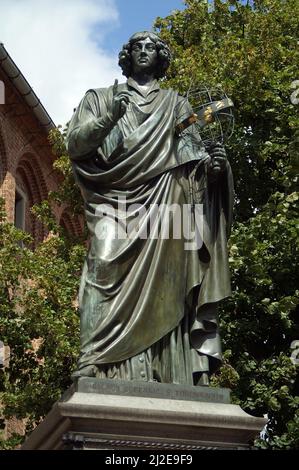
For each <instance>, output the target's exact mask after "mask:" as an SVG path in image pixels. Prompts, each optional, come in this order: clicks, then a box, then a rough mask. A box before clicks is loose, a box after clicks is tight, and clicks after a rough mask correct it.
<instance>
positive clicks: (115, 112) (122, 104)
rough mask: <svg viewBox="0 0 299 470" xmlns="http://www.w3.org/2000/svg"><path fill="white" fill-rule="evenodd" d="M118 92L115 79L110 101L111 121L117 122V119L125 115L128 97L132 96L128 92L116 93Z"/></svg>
mask: <svg viewBox="0 0 299 470" xmlns="http://www.w3.org/2000/svg"><path fill="white" fill-rule="evenodd" d="M117 90H118V80H117V79H116V80H115V82H114V85H113V99H112V110H111V114H112V119H113V121H115V122H117V121H118V120H119V119H121V118H122V117H123V115H124V114H125V112H126V110H127V107H128V105H129V102H130V99H129V98H130V96H131V95H132V94H131V93H130V92H129V91H121V92H119V93H118V92H117Z"/></svg>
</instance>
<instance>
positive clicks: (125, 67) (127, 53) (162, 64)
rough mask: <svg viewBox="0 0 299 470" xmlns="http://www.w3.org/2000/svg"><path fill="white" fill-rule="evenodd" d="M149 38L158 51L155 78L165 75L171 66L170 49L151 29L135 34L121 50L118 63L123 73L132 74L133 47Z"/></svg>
mask: <svg viewBox="0 0 299 470" xmlns="http://www.w3.org/2000/svg"><path fill="white" fill-rule="evenodd" d="M145 39H149V40H150V41H151V42H152V43H153V44H155V47H156V51H157V61H156V66H155V70H154V76H155V78H162V77H164V75H165V72H166V70H167V69H168V67H169V64H170V60H171V53H170V49H169V47H168V46H167V44H166V43H165V42H164V41H162V40H161V39H160V38H159V36H158V35H157V34H155V33H152V32H150V31H141V32H139V33H135V34H133V36H131V37H130V39H129V41H128V43H127V44H124V46H123V48H122V50H121V51H120V53H119V55H118V57H119V61H118V64H119V66H120V67H121V68H122V71H123V75H125V76H126V77H130V76H131V75H132V72H133V70H132V56H131V52H132V47H133V45H134V44H135V43H137V42H140V41H143V40H145Z"/></svg>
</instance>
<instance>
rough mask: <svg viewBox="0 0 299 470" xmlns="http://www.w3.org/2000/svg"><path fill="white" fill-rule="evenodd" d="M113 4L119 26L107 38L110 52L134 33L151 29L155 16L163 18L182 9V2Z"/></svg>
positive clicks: (118, 0)
mask: <svg viewBox="0 0 299 470" xmlns="http://www.w3.org/2000/svg"><path fill="white" fill-rule="evenodd" d="M115 3H116V6H117V9H118V12H119V26H118V27H116V28H115V29H114V30H113V32H112V33H111V34H109V36H108V38H109V40H110V41H111V42H110V44H109V48H110V49H111V50H112V51H113V50H114V51H115V50H118V47H119V45H120V44H123V43H124V42H126V41H127V39H128V38H129V37H130V36H131V35H132V34H133V33H134V32H136V31H143V30H148V29H152V25H153V23H154V21H155V19H156V18H157V16H161V17H165V16H167V15H169V14H170V12H171V11H172V10H175V9H178V10H182V9H183V8H184V2H183V0H139V1H138V0H116V1H115Z"/></svg>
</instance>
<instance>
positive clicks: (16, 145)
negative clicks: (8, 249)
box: [0, 44, 78, 243]
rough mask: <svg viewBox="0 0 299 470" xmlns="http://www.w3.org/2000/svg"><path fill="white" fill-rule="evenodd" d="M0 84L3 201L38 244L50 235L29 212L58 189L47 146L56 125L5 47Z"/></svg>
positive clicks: (0, 48) (73, 228) (72, 227)
mask: <svg viewBox="0 0 299 470" xmlns="http://www.w3.org/2000/svg"><path fill="white" fill-rule="evenodd" d="M0 85H1V86H0V197H3V198H4V199H5V204H6V212H7V217H8V220H9V221H10V222H12V223H15V225H16V226H17V227H19V228H22V229H24V230H26V231H27V232H29V233H31V234H32V235H33V237H34V239H35V241H36V242H37V243H38V242H40V241H41V240H42V239H43V238H44V237H45V235H46V230H45V228H44V227H43V226H42V224H41V223H40V222H39V221H38V220H37V219H36V218H35V217H34V216H33V215H32V213H31V211H30V208H31V207H32V206H33V205H34V204H37V203H39V202H41V201H42V200H43V199H45V198H46V197H47V194H48V192H49V191H50V190H53V189H55V188H56V187H57V184H59V175H57V173H56V172H55V171H54V170H53V168H52V164H53V159H54V156H53V154H52V152H51V147H50V145H49V142H48V133H49V131H50V130H51V129H53V128H54V127H55V124H54V123H53V121H52V119H51V117H50V116H49V114H48V113H47V111H46V109H45V108H44V107H43V105H42V103H41V102H40V100H39V99H38V97H37V96H36V94H35V93H34V91H33V89H32V88H31V86H30V84H29V83H28V82H27V80H26V78H25V77H24V76H23V74H22V73H21V71H20V70H19V68H18V67H17V65H16V64H15V63H14V61H13V59H12V58H11V57H10V55H9V54H8V52H7V50H6V49H5V47H4V45H3V44H0ZM55 215H56V217H57V220H58V221H59V222H60V223H61V224H62V225H63V226H65V228H66V229H67V230H68V231H69V232H71V233H76V232H77V230H78V224H76V223H74V221H73V220H72V218H71V217H69V215H68V214H67V212H66V211H65V210H63V208H58V207H57V208H55Z"/></svg>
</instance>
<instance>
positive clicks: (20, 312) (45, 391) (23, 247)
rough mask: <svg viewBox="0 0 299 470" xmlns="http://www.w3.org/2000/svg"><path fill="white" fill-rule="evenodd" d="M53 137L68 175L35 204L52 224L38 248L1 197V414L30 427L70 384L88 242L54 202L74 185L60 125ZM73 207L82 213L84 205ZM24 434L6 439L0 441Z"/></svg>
mask: <svg viewBox="0 0 299 470" xmlns="http://www.w3.org/2000/svg"><path fill="white" fill-rule="evenodd" d="M51 140H52V143H53V148H54V150H55V151H56V152H58V153H59V152H60V153H59V158H58V159H57V161H56V164H55V166H56V167H57V168H59V169H60V170H61V171H62V172H63V174H64V176H65V179H64V184H63V185H62V188H61V189H60V191H59V192H56V193H52V194H50V196H49V200H48V201H44V202H43V203H42V204H41V205H40V206H39V207H35V208H34V209H33V210H34V212H35V214H36V216H37V217H38V218H39V219H41V220H42V221H43V223H44V224H45V225H46V226H47V227H48V229H49V230H50V232H49V235H48V237H47V238H46V239H45V240H44V241H43V242H42V243H41V244H40V245H39V246H38V247H37V248H36V249H35V250H33V249H32V248H31V247H32V239H31V236H30V235H28V234H26V233H24V232H22V231H20V230H18V229H16V228H15V227H14V226H13V225H12V224H10V223H8V222H7V220H6V216H5V213H4V211H3V200H2V201H1V200H0V337H1V340H2V341H3V342H4V344H6V345H9V346H10V360H9V366H8V367H7V368H5V369H4V370H0V404H1V408H2V409H1V414H2V416H4V417H5V418H7V419H9V418H11V417H16V418H18V419H20V420H23V422H24V424H25V426H26V432H30V431H31V430H32V428H33V426H34V425H36V424H37V423H38V422H39V421H40V420H41V419H42V418H43V417H44V416H45V414H46V413H47V412H48V411H49V410H50V408H51V406H52V405H53V403H54V402H55V401H56V400H57V399H59V398H60V396H61V394H62V393H63V392H64V391H65V390H66V388H67V387H68V386H69V385H70V384H71V378H70V377H71V372H72V370H73V369H74V368H75V367H76V360H77V357H78V353H79V316H78V313H77V302H76V297H77V292H78V286H79V278H80V274H81V269H82V265H83V258H84V254H85V251H86V247H85V244H84V237H82V239H81V240H80V239H79V240H78V239H74V238H72V237H70V236H69V234H67V233H65V232H64V230H63V229H62V227H59V226H58V225H57V224H56V222H55V218H54V217H53V215H52V211H51V203H52V202H53V201H56V202H58V201H60V202H61V203H62V202H63V203H66V201H67V200H68V198H71V197H73V195H74V193H75V192H76V188H75V185H74V182H73V181H72V178H71V170H70V165H69V164H68V163H66V157H65V155H64V154H63V150H65V149H64V147H63V136H62V134H60V132H59V130H56V131H55V132H54V133H53V134H52V136H51ZM77 200H80V198H79V199H78V198H77ZM72 209H73V210H74V211H75V212H76V213H77V212H79V211H80V206H79V204H78V206H74V205H72ZM70 210H71V209H70ZM22 439H23V437H22V436H17V435H16V436H12V437H11V439H9V440H8V441H6V442H5V441H3V440H2V441H1V439H0V447H1V446H2V447H3V448H10V447H14V446H15V445H16V444H18V443H19V442H21V441H22Z"/></svg>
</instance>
